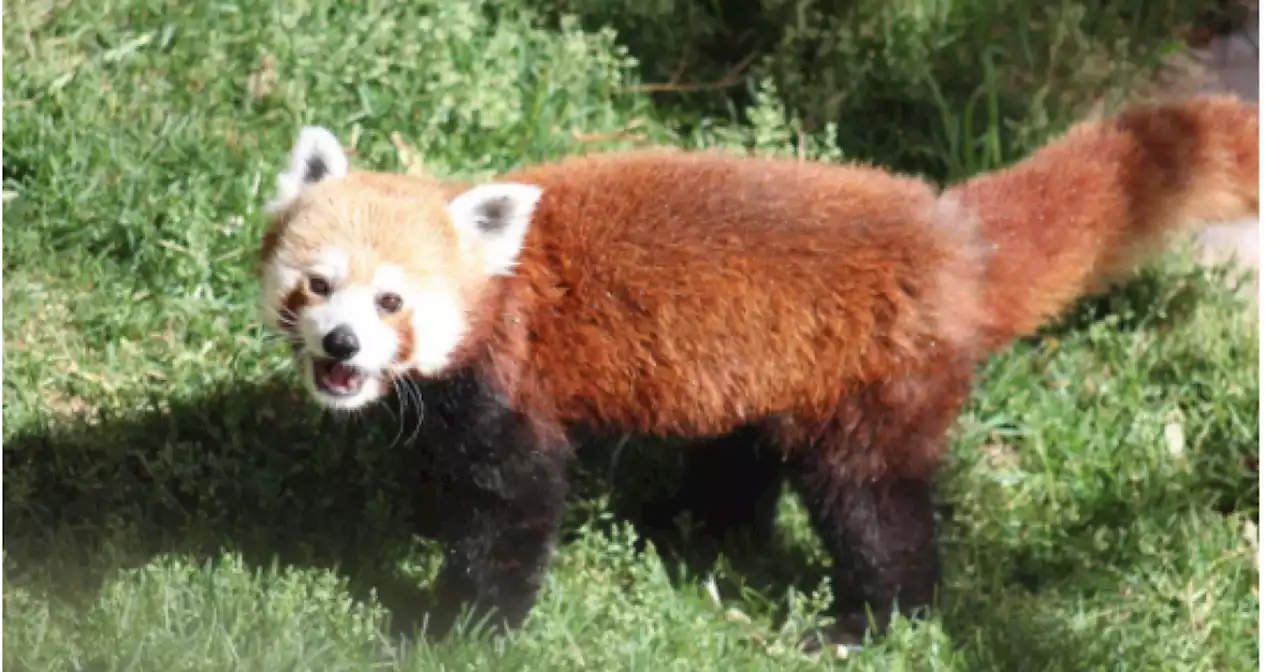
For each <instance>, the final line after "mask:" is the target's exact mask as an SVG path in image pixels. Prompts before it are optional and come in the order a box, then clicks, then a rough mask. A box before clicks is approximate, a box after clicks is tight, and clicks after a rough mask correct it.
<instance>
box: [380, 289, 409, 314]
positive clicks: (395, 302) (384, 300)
mask: <svg viewBox="0 0 1280 672" xmlns="http://www.w3.org/2000/svg"><path fill="white" fill-rule="evenodd" d="M402 305H404V300H403V299H401V298H400V295H399V294H381V295H379V296H378V309H379V310H381V311H382V312H384V313H394V312H396V311H397V310H400V306H402Z"/></svg>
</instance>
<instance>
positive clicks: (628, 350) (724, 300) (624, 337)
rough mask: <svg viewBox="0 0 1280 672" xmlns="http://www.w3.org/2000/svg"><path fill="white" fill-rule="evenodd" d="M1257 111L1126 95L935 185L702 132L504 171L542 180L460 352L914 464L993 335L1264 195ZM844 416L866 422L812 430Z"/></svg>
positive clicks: (517, 389) (573, 408) (572, 383)
mask: <svg viewBox="0 0 1280 672" xmlns="http://www.w3.org/2000/svg"><path fill="white" fill-rule="evenodd" d="M1257 124H1258V121H1257V111H1256V108H1254V107H1250V106H1247V105H1244V104H1241V103H1238V102H1236V101H1233V100H1223V99H1198V100H1195V101H1191V102H1186V103H1182V104H1179V105H1175V106H1169V105H1166V106H1161V107H1146V108H1136V109H1133V110H1130V111H1128V112H1127V113H1126V114H1124V115H1122V116H1120V117H1118V118H1117V119H1115V120H1111V121H1107V122H1103V123H1094V124H1089V125H1082V126H1080V127H1077V128H1076V129H1073V130H1072V131H1071V132H1070V133H1068V134H1067V135H1066V137H1064V138H1063V139H1061V140H1059V141H1058V142H1056V143H1053V144H1051V145H1050V146H1048V147H1046V148H1045V149H1042V150H1041V151H1040V152H1038V153H1036V154H1035V155H1033V156H1032V157H1030V158H1028V159H1027V160H1025V161H1023V162H1022V163H1020V164H1017V165H1016V166H1014V167H1013V168H1010V169H1008V170H1005V171H1002V172H997V173H993V174H990V175H985V176H981V177H979V178H976V179H974V180H972V181H970V182H968V183H965V184H962V185H960V186H959V187H957V188H955V189H953V190H952V191H950V192H947V193H946V194H944V195H943V196H942V197H941V198H939V197H938V195H937V194H936V192H935V191H934V189H933V188H931V187H930V186H928V185H927V184H925V183H924V182H922V181H919V180H916V179H913V178H908V177H900V176H893V175H890V174H888V173H886V172H884V171H881V170H878V169H874V168H869V167H861V166H828V165H820V164H813V163H799V162H794V161H782V160H761V159H755V160H741V159H736V158H729V157H724V156H719V155H714V154H680V153H671V152H653V153H637V154H626V155H604V156H593V157H585V158H575V159H570V160H567V161H564V162H561V163H557V164H550V165H544V166H539V167H535V168H531V169H528V170H523V171H519V172H517V173H515V174H512V175H508V176H506V177H505V178H504V179H507V180H511V181H519V182H528V183H532V184H538V185H540V186H542V187H544V188H545V190H546V191H545V194H544V196H543V199H542V201H541V203H540V206H539V209H538V213H537V215H536V216H535V220H534V222H533V224H532V226H531V230H530V233H529V235H528V237H527V239H526V244H525V249H524V251H523V253H522V257H521V263H520V266H519V268H518V272H517V274H516V276H515V277H514V278H511V279H504V280H501V281H499V282H498V283H497V284H496V285H494V286H492V287H490V294H489V298H488V300H487V301H486V302H485V304H484V305H483V307H482V308H480V309H478V310H477V316H478V318H479V319H480V322H479V323H478V325H477V328H475V329H474V330H473V332H472V334H471V340H472V343H473V344H474V346H475V347H474V352H475V353H477V354H479V353H483V354H484V356H485V357H486V358H487V359H489V362H488V365H489V366H491V367H492V371H493V373H494V375H495V376H496V379H497V380H498V381H500V382H501V384H502V386H503V388H504V389H505V390H506V391H507V393H508V394H509V395H510V397H511V398H512V400H513V401H514V403H515V404H516V406H518V407H527V408H529V409H531V410H535V409H536V412H537V415H539V416H541V417H545V418H549V419H554V420H555V421H556V422H557V423H564V424H568V425H578V424H585V425H588V426H594V427H599V428H602V429H618V430H623V431H629V432H636V433H653V434H660V435H669V434H675V435H692V436H705V435H713V434H718V433H723V432H727V431H728V430H730V429H731V428H733V427H736V426H739V425H742V424H745V423H750V422H759V421H767V422H768V423H769V424H770V428H771V430H772V433H773V434H774V435H775V436H776V437H777V438H779V439H781V440H782V443H783V444H784V445H785V446H793V447H799V446H805V445H809V444H811V443H814V442H817V443H821V444H825V445H828V446H831V445H851V446H853V445H857V446H861V447H863V449H864V450H863V452H861V453H854V454H841V455H840V457H839V458H838V459H839V460H841V461H843V462H845V468H847V469H851V470H854V471H857V472H859V473H860V474H861V475H862V476H863V477H866V478H876V477H878V476H880V475H883V474H885V473H889V472H894V473H898V474H899V475H904V476H917V477H919V476H924V475H927V473H928V472H930V471H931V470H932V468H933V465H934V464H935V462H936V458H937V457H938V455H939V453H940V450H941V447H942V446H941V444H940V442H938V441H936V440H934V439H933V438H932V437H935V436H936V435H938V434H939V433H940V432H942V431H944V429H945V427H946V426H947V425H949V424H950V421H951V419H952V417H953V416H954V414H955V412H956V410H957V409H958V408H959V406H960V405H961V404H962V403H963V400H964V397H965V394H966V393H967V388H968V372H969V370H970V369H971V367H972V364H973V363H974V362H975V361H976V360H977V359H978V358H979V357H981V356H983V355H984V354H985V353H986V352H987V351H989V349H990V348H991V347H995V346H997V345H1000V344H1001V343H1003V342H1004V341H1007V340H1008V339H1009V338H1011V337H1013V336H1016V335H1019V334H1026V333H1029V332H1031V331H1033V330H1034V329H1036V328H1037V327H1038V326H1039V325H1040V324H1041V323H1042V322H1043V321H1044V320H1046V319H1048V318H1050V317H1052V316H1054V315H1055V314H1057V313H1058V312H1059V311H1060V310H1061V309H1062V308H1064V307H1065V306H1066V305H1067V304H1068V303H1069V302H1071V301H1072V300H1074V299H1075V298H1076V297H1078V296H1079V295H1080V294H1082V293H1083V292H1085V291H1087V290H1088V289H1089V288H1090V287H1091V284H1090V283H1092V282H1093V281H1095V280H1097V279H1098V278H1099V277H1102V276H1103V275H1104V274H1105V273H1113V272H1115V271H1117V270H1120V269H1121V268H1122V265H1121V264H1122V263H1124V262H1127V261H1129V260H1131V257H1132V255H1133V253H1134V252H1136V251H1138V250H1140V249H1141V248H1143V247H1145V246H1147V245H1148V244H1149V243H1152V242H1156V241H1157V240H1158V236H1159V234H1162V233H1165V232H1167V230H1168V229H1170V228H1171V227H1174V226H1180V225H1182V224H1185V223H1188V222H1189V221H1190V220H1194V219H1197V218H1203V219H1205V220H1207V221H1212V220H1220V219H1226V218H1231V217H1238V216H1244V215H1247V214H1250V213H1256V211H1257V189H1258V187H1257V179H1258V178H1257V172H1258V154H1257V127H1258V126H1257ZM876 408H882V409H884V411H885V412H886V414H888V415H886V416H885V417H881V418H876V419H875V422H858V420H859V419H860V418H862V417H864V416H867V415H868V414H871V413H874V410H873V409H876ZM854 427H861V428H863V429H862V431H876V432H877V433H878V439H877V440H876V441H874V442H871V441H865V442H864V441H856V440H852V441H851V440H850V439H851V438H853V437H844V439H843V440H840V441H835V442H830V441H818V439H819V438H820V437H821V435H823V434H824V433H826V434H830V433H832V432H845V433H847V432H849V431H850V428H854ZM895 433H902V434H903V437H901V440H892V435H893V434H895ZM907 435H911V436H921V437H929V438H922V439H921V440H919V441H913V440H910V439H909V438H907ZM833 438H834V437H833ZM868 451H869V452H868ZM837 452H839V451H837ZM832 459H837V458H835V456H833V457H832Z"/></svg>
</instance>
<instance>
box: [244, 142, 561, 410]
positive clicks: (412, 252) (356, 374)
mask: <svg viewBox="0 0 1280 672" xmlns="http://www.w3.org/2000/svg"><path fill="white" fill-rule="evenodd" d="M277 188H278V193H277V195H276V198H275V199H274V200H273V201H272V203H271V204H270V205H269V206H268V212H270V213H271V214H272V215H273V216H274V221H273V222H272V226H271V228H270V229H269V230H268V232H267V234H266V236H265V238H264V240H263V246H262V251H261V270H260V281H261V289H262V308H263V311H264V316H265V318H266V320H267V321H268V323H269V324H272V325H274V326H276V327H278V328H280V329H282V330H283V331H284V332H285V334H286V335H287V336H288V339H289V341H290V343H291V345H292V347H293V349H294V353H295V355H296V358H297V360H298V366H299V369H300V371H299V372H300V374H301V375H302V378H303V384H304V385H305V386H306V388H307V389H308V390H309V391H310V392H311V393H312V396H313V397H314V398H315V399H316V400H317V401H318V402H319V403H321V404H322V405H324V406H326V407H328V408H332V409H340V410H355V409H358V408H362V407H364V406H366V405H368V404H370V403H371V402H374V401H376V400H378V399H379V398H381V397H382V396H383V395H385V394H386V393H387V392H388V391H389V390H390V389H392V388H393V387H394V383H395V382H396V381H397V380H398V379H400V378H402V377H405V376H409V375H420V376H427V377H429V376H432V375H434V374H437V373H439V372H441V371H442V370H444V369H446V368H447V367H448V366H449V365H450V363H451V358H452V357H453V355H454V354H455V352H456V351H457V349H458V346H459V345H461V344H462V342H463V340H464V339H465V338H466V336H467V332H468V312H469V311H468V306H467V305H465V297H467V296H471V295H474V291H472V290H474V289H475V288H476V287H477V285H478V284H480V283H483V282H485V281H486V280H487V279H488V278H489V277H490V276H493V275H500V274H505V273H509V272H510V270H511V269H512V268H513V267H514V266H515V265H516V263H517V262H518V257H519V252H520V248H521V246H522V244H523V241H524V234H525V232H526V231H527V230H528V225H529V222H530V220H531V218H532V216H533V211H534V209H535V207H536V205H537V201H538V198H539V197H540V196H541V190H540V189H539V188H538V187H535V186H531V185H523V184H488V185H482V186H478V187H474V188H472V189H470V190H468V191H466V192H464V193H462V194H460V195H458V196H456V197H454V198H453V199H451V200H446V198H445V194H444V191H443V190H442V189H441V187H440V186H439V185H438V184H436V183H435V182H432V181H429V180H425V179H417V178H410V177H402V176H394V175H386V174H378V173H348V170H347V161H346V157H345V155H344V154H343V152H342V148H341V146H340V145H339V144H338V141H337V139H336V138H334V137H333V136H332V134H330V133H329V132H328V131H325V130H323V129H319V128H314V127H313V128H307V129H304V130H303V132H302V134H301V135H300V137H299V140H298V143H297V145H296V146H295V147H294V150H293V153H292V155H291V157H290V167H289V169H288V170H286V172H283V173H281V174H280V176H279V178H278V187H277Z"/></svg>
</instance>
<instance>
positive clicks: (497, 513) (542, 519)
mask: <svg viewBox="0 0 1280 672" xmlns="http://www.w3.org/2000/svg"><path fill="white" fill-rule="evenodd" d="M425 392H426V394H425V395H424V397H425V398H426V399H427V400H428V404H429V405H428V406H427V409H428V413H432V412H434V414H435V419H434V423H433V424H436V423H438V424H436V426H434V427H432V428H431V430H432V431H433V436H432V440H431V441H430V445H429V447H428V448H427V449H428V450H431V451H433V452H434V455H433V456H432V457H433V459H432V460H431V462H432V470H431V472H432V473H431V480H432V482H433V485H434V489H435V492H434V493H433V495H434V497H433V500H434V501H435V502H438V505H439V506H441V507H443V508H444V509H445V510H444V511H441V512H439V516H438V518H439V519H440V520H441V521H443V523H442V529H441V536H442V538H443V539H442V540H443V542H444V545H445V549H446V551H445V561H444V566H443V567H442V568H441V570H440V575H439V578H438V579H437V581H436V597H437V609H436V610H435V613H433V614H432V615H431V617H430V618H429V621H428V627H429V629H430V630H431V631H432V632H433V633H434V634H436V635H444V634H446V633H447V631H448V630H449V628H450V627H451V626H452V624H453V623H454V621H455V620H456V619H457V617H458V616H459V615H460V613H461V611H462V610H464V609H470V610H471V612H472V613H473V614H474V616H473V618H487V619H488V620H487V621H486V622H487V623H488V624H490V625H496V626H497V627H499V628H500V629H501V628H504V627H505V628H517V627H519V626H520V625H521V624H522V623H523V621H524V619H525V617H526V616H527V614H528V612H529V610H530V608H531V607H532V606H533V604H534V601H535V599H536V598H537V594H538V589H539V587H540V585H541V583H542V577H543V574H544V573H545V572H546V568H547V564H548V560H549V558H550V555H551V549H552V546H553V544H554V543H555V541H556V535H557V533H558V531H559V528H560V521H561V517H562V513H563V509H564V503H565V498H566V496H567V494H568V464H569V459H570V456H571V452H570V448H569V445H568V443H567V442H566V441H565V440H564V439H563V438H559V437H556V438H547V435H548V432H547V431H546V428H545V427H544V426H538V425H537V424H536V423H535V422H534V421H533V419H531V418H530V417H529V416H528V415H526V414H525V413H522V412H519V411H517V410H513V409H512V408H510V407H509V405H508V403H507V400H506V399H505V398H504V397H503V396H502V395H500V394H497V393H495V392H493V391H491V390H490V389H488V388H487V386H486V385H485V384H484V382H483V381H481V380H479V379H478V377H476V376H474V375H471V374H464V375H460V376H458V377H456V378H454V379H452V380H449V381H444V382H440V383H436V384H434V385H430V386H428V388H427V389H426V390H425ZM550 434H553V435H554V434H559V433H558V432H550Z"/></svg>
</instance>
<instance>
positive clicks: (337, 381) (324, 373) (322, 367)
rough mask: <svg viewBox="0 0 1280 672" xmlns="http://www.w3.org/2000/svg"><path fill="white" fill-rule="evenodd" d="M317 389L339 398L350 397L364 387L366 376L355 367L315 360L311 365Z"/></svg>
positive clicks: (325, 360) (330, 360) (326, 360)
mask: <svg viewBox="0 0 1280 672" xmlns="http://www.w3.org/2000/svg"><path fill="white" fill-rule="evenodd" d="M311 372H312V374H311V375H312V377H314V378H315V382H316V388H317V389H319V390H320V391H322V392H325V393H328V394H332V395H334V396H337V397H349V396H351V395H353V394H356V393H357V392H359V391H360V390H361V389H362V388H363V387H364V381H365V378H366V376H365V374H364V373H362V372H361V371H360V370H359V369H356V368H355V367H351V366H347V365H346V364H343V363H342V362H338V361H334V360H332V359H318V358H317V359H315V360H313V361H312V363H311Z"/></svg>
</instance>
